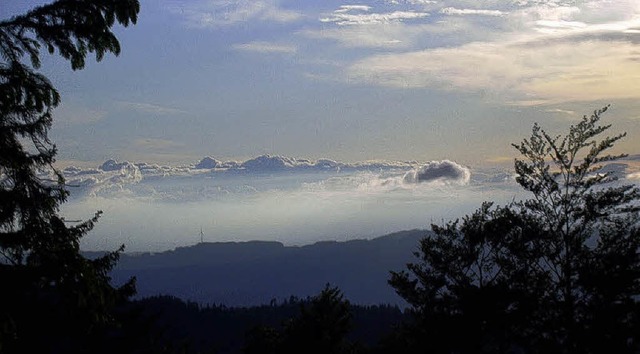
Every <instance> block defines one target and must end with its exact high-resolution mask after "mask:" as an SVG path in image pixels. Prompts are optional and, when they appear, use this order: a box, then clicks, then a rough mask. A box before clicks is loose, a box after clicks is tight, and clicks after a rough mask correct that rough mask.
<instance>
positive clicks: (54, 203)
mask: <svg viewBox="0 0 640 354" xmlns="http://www.w3.org/2000/svg"><path fill="white" fill-rule="evenodd" d="M138 12H139V2H138V1H137V0H95V1H81V0H60V1H56V2H54V3H51V4H49V5H44V6H40V7H36V8H34V9H32V10H30V11H28V12H27V13H25V14H24V15H20V16H15V17H13V18H10V19H7V20H4V21H1V22H0V59H1V61H0V92H1V94H0V255H1V256H0V282H1V283H2V284H3V287H2V298H1V300H2V301H0V353H25V352H40V353H46V352H60V353H73V352H82V351H89V350H88V349H87V343H88V342H90V341H92V340H94V339H95V336H97V335H98V334H99V333H101V331H102V328H103V327H104V325H105V324H108V323H109V322H110V321H112V319H113V315H112V311H111V310H112V309H113V306H114V305H115V304H116V303H117V302H118V301H119V300H122V299H125V298H126V297H127V296H129V295H131V294H132V293H133V292H134V283H133V280H132V281H130V282H128V283H127V284H125V285H123V286H122V287H119V288H114V287H112V286H111V284H110V283H109V281H110V278H109V276H108V272H109V270H110V269H111V268H112V267H113V265H114V263H115V262H116V260H117V258H118V253H119V251H118V252H113V253H108V254H106V255H105V256H103V257H100V258H97V259H87V258H85V257H83V256H82V255H81V254H80V251H79V240H80V238H81V237H82V236H83V235H85V234H86V233H87V232H89V231H90V230H91V229H92V228H93V225H94V223H95V222H96V221H97V219H98V217H99V215H100V212H98V213H96V215H95V217H93V218H92V219H90V220H87V221H85V222H80V223H77V224H71V223H69V222H67V221H65V220H64V218H63V217H61V216H60V215H59V211H58V209H59V207H60V204H61V203H63V202H64V201H65V199H66V197H67V194H68V193H67V191H66V189H65V186H64V178H63V176H62V174H61V173H59V172H58V171H56V170H55V168H53V166H52V164H53V162H54V161H55V155H56V147H55V145H54V144H52V143H51V142H50V140H49V138H48V130H49V128H50V127H51V122H52V113H53V109H54V108H55V107H56V106H58V104H59V103H60V95H59V93H58V91H57V90H56V89H55V88H54V87H53V85H52V84H51V82H50V81H49V80H48V79H47V78H46V77H45V76H44V75H42V74H41V73H39V72H38V71H37V70H38V69H39V67H40V55H41V50H43V49H45V50H46V52H48V53H50V54H55V53H57V54H58V55H59V56H61V57H62V58H64V59H66V60H67V61H68V62H69V63H70V64H71V69H73V70H79V69H82V68H83V67H84V65H85V59H86V56H87V55H88V54H89V53H95V58H96V60H97V61H100V60H101V59H102V58H103V57H104V55H105V54H107V53H113V54H116V55H117V54H119V52H120V45H119V42H118V40H117V38H116V37H115V35H114V34H113V32H112V31H111V28H112V27H113V25H114V24H115V23H116V22H117V23H119V24H121V25H123V26H128V25H129V24H132V23H135V22H136V21H137V15H138ZM47 169H49V170H52V171H53V173H54V174H55V176H56V177H55V179H54V180H50V179H47V178H45V177H43V173H42V172H44V171H45V170H47Z"/></svg>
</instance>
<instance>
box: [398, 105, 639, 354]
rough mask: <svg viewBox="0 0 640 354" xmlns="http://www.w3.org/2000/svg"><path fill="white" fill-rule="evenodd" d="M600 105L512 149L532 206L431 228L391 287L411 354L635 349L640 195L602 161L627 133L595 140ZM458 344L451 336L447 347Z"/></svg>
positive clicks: (487, 209) (484, 212)
mask: <svg viewBox="0 0 640 354" xmlns="http://www.w3.org/2000/svg"><path fill="white" fill-rule="evenodd" d="M606 110H607V107H605V108H603V109H601V110H598V111H595V112H594V113H593V115H591V117H586V116H585V117H584V118H583V119H582V120H581V121H580V122H579V123H578V124H577V125H575V126H571V127H570V129H569V133H568V134H567V135H566V136H557V137H552V136H550V135H549V134H547V133H546V132H545V131H544V130H542V129H541V128H540V127H539V126H538V125H537V124H536V125H534V127H533V131H532V135H531V137H530V138H529V139H525V140H523V141H522V143H520V144H514V147H515V148H516V149H517V150H518V151H519V152H520V153H521V154H522V156H523V157H524V159H523V160H519V159H517V160H516V162H515V171H516V174H517V178H516V180H517V182H518V183H519V184H520V185H521V186H522V187H523V188H524V189H525V190H527V191H529V192H531V194H532V195H533V197H532V198H531V199H527V200H524V201H518V202H513V203H511V204H509V205H507V206H504V207H495V206H493V204H491V203H484V204H483V205H482V207H481V208H480V209H478V210H477V211H476V212H475V213H473V214H471V215H469V216H466V217H464V218H463V219H462V221H454V222H450V223H448V224H445V225H443V226H437V225H433V226H432V228H433V231H434V234H433V235H431V236H427V237H425V238H424V239H423V240H422V241H421V243H420V248H419V251H418V252H416V256H417V257H418V258H419V262H417V263H412V264H409V265H408V271H402V272H392V275H391V279H390V284H391V285H392V286H393V287H394V288H395V289H396V291H397V292H398V294H400V295H401V296H402V297H403V298H404V299H405V300H407V302H408V303H409V304H410V305H411V306H412V311H413V313H414V316H415V323H414V325H413V326H408V327H406V328H405V329H404V332H403V334H402V335H401V336H400V337H401V338H400V340H398V341H397V343H399V345H400V344H401V345H403V346H404V347H405V349H406V351H407V352H409V351H411V350H413V351H420V352H423V351H425V350H429V349H431V350H432V351H433V352H505V351H513V350H516V349H517V350H523V351H525V352H571V353H574V352H602V351H604V350H606V351H608V352H637V351H638V350H639V349H640V323H639V313H640V307H639V306H638V299H639V297H638V295H639V294H640V254H639V252H640V234H639V232H638V229H637V226H638V220H639V218H638V208H639V203H638V202H639V199H640V191H639V190H638V188H636V187H635V186H634V185H624V184H621V183H619V182H617V181H616V180H617V176H616V175H615V171H611V170H606V169H603V167H604V165H603V164H604V163H606V162H610V161H615V160H618V159H621V158H624V157H625V156H626V155H617V156H611V155H606V154H605V152H606V150H608V149H610V148H611V147H612V146H613V145H614V144H615V143H616V142H617V141H618V140H620V139H621V138H623V137H624V136H625V134H620V135H616V136H614V137H605V138H603V139H601V140H597V137H598V136H599V135H601V134H602V133H603V132H605V131H606V130H607V129H609V127H610V125H604V126H602V125H598V123H599V120H600V116H601V114H602V113H604V112H605V111H606ZM451 338H453V339H451Z"/></svg>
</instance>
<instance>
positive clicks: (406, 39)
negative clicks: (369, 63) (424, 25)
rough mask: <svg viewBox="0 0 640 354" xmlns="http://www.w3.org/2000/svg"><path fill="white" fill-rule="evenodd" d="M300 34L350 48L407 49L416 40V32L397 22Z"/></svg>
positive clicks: (309, 31) (310, 31) (302, 32)
mask: <svg viewBox="0 0 640 354" xmlns="http://www.w3.org/2000/svg"><path fill="white" fill-rule="evenodd" d="M298 34H300V35H303V36H305V37H307V38H312V39H322V40H332V41H336V42H338V43H339V44H340V45H341V46H344V47H349V48H388V47H390V48H405V47H408V46H410V45H411V44H412V43H413V41H414V38H415V33H414V31H411V30H409V29H407V28H406V26H405V25H404V24H403V23H397V22H396V23H379V24H370V25H360V26H341V27H337V28H329V29H321V30H315V29H314V30H304V31H300V32H298Z"/></svg>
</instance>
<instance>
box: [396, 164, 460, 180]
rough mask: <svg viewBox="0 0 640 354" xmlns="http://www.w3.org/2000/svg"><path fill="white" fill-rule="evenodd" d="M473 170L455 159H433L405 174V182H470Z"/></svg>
mask: <svg viewBox="0 0 640 354" xmlns="http://www.w3.org/2000/svg"><path fill="white" fill-rule="evenodd" d="M470 178H471V172H470V171H469V169H468V168H466V167H464V166H461V165H459V164H457V163H455V162H453V161H449V160H442V161H431V162H429V163H428V164H426V165H424V166H422V167H420V168H418V169H415V170H413V171H410V172H408V173H407V174H405V176H404V182H405V183H424V182H453V183H459V184H467V183H469V179H470Z"/></svg>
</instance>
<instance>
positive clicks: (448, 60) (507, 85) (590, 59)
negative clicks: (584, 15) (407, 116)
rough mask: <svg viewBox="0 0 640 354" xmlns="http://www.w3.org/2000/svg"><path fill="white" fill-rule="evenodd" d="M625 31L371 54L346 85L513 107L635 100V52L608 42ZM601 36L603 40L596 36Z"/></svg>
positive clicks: (350, 72)
mask: <svg viewBox="0 0 640 354" xmlns="http://www.w3.org/2000/svg"><path fill="white" fill-rule="evenodd" d="M610 27H611V26H610ZM624 29H625V27H624V26H621V28H620V29H618V30H617V31H609V30H604V29H602V26H600V27H597V28H586V29H583V28H580V29H578V30H576V29H572V30H571V31H572V32H571V34H552V35H548V34H538V35H527V36H520V37H514V38H512V39H511V40H509V41H493V42H472V43H467V44H463V45H460V46H457V47H446V48H431V49H426V50H421V51H410V52H404V53H391V54H383V55H373V56H369V57H366V58H364V59H362V60H359V61H357V62H355V63H353V64H352V65H351V66H350V67H349V68H347V70H346V72H345V80H346V81H348V82H365V83H369V84H375V85H382V86H389V87H400V88H421V87H432V88H439V89H444V90H460V91H467V92H474V91H475V92H478V91H480V92H492V93H494V94H496V96H501V97H504V98H506V100H507V101H509V100H512V101H514V102H519V104H520V103H523V102H536V103H538V104H539V103H548V104H550V103H561V102H567V101H591V100H602V99H625V98H640V91H639V90H638V89H637V88H638V82H640V81H639V80H640V67H639V66H638V64H637V63H638V60H640V52H639V51H638V47H637V46H636V45H635V44H634V43H631V42H629V41H628V40H625V39H621V38H619V39H615V36H614V37H613V38H611V35H615V34H616V33H617V34H618V35H620V31H621V30H624ZM603 34H609V35H610V38H607V39H600V37H601V36H602V35H603ZM624 36H628V34H624Z"/></svg>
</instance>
